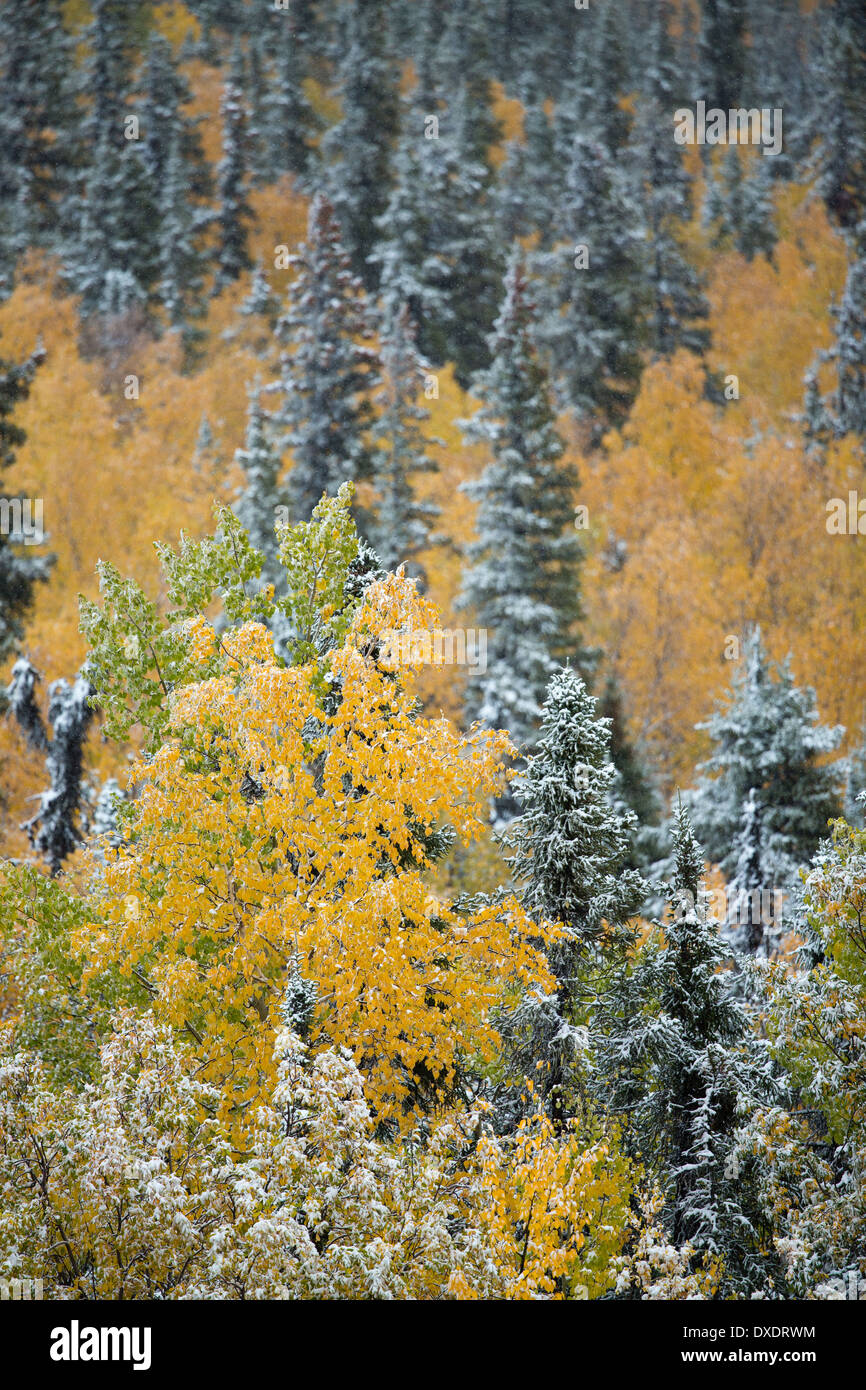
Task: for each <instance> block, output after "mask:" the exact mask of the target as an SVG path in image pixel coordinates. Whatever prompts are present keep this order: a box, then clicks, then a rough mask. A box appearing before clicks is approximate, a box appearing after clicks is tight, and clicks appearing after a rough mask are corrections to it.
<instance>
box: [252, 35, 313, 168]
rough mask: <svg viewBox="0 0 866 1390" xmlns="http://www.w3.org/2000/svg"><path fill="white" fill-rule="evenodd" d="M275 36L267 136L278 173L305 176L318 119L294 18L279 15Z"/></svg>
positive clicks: (267, 113)
mask: <svg viewBox="0 0 866 1390" xmlns="http://www.w3.org/2000/svg"><path fill="white" fill-rule="evenodd" d="M278 21H279V27H278V29H277V32H276V34H275V36H274V48H275V55H276V56H275V59H274V71H273V76H272V79H271V86H270V91H269V93H268V95H267V97H266V107H265V120H266V126H265V130H266V136H267V139H268V141H269V143H270V146H271V159H272V161H273V166H274V169H275V171H276V172H277V173H289V174H295V175H303V174H306V173H307V171H308V169H309V167H310V164H311V161H312V159H313V138H314V136H315V135H316V133H317V130H318V118H317V116H316V114H315V112H314V111H313V108H312V107H311V106H310V103H309V101H308V100H307V96H306V93H305V91H304V86H303V81H304V77H305V75H306V63H305V61H304V57H305V54H304V50H303V48H302V40H301V31H300V30H299V27H298V24H297V22H296V20H295V18H294V16H291V17H290V16H289V15H279V16H278Z"/></svg>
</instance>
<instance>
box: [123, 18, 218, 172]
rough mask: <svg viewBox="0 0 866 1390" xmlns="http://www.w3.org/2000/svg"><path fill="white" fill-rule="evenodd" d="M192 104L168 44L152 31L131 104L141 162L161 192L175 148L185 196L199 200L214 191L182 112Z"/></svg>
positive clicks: (192, 126)
mask: <svg viewBox="0 0 866 1390" xmlns="http://www.w3.org/2000/svg"><path fill="white" fill-rule="evenodd" d="M191 101H192V93H191V92H190V89H189V85H188V83H187V82H186V79H185V78H184V77H183V75H182V74H181V73H180V72H179V70H178V66H177V63H176V62H175V59H174V54H173V51H172V46H171V44H170V43H169V41H168V39H166V38H165V36H164V35H162V34H160V33H157V32H153V33H152V34H151V35H150V36H149V38H148V43H147V52H146V55H145V60H144V66H143V70H142V73H141V77H140V79H139V83H138V103H137V105H136V111H137V112H138V113H140V119H141V141H142V147H143V158H144V162H145V164H146V166H147V169H148V171H149V173H150V175H151V178H152V179H153V183H154V186H155V187H156V188H158V189H160V190H162V188H163V185H164V182H165V179H166V173H167V169H168V163H169V157H170V155H171V152H172V149H173V148H174V149H175V150H176V154H177V158H178V159H179V160H180V162H181V165H182V167H183V170H184V182H185V185H186V189H187V193H188V195H190V196H192V197H194V198H196V199H204V198H207V197H210V195H211V193H212V191H213V190H212V180H211V176H210V169H209V166H208V164H207V161H206V159H205V156H204V150H203V149H202V143H201V136H200V134H199V130H198V121H197V120H195V119H193V118H192V117H190V116H189V115H187V114H186V113H185V111H184V107H186V106H188V105H189V103H190V102H191Z"/></svg>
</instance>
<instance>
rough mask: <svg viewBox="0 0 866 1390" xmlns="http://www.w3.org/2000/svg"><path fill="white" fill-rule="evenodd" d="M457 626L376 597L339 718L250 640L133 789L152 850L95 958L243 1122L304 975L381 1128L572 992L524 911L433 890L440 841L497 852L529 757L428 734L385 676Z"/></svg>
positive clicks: (184, 712) (112, 889) (200, 633)
mask: <svg viewBox="0 0 866 1390" xmlns="http://www.w3.org/2000/svg"><path fill="white" fill-rule="evenodd" d="M436 620H437V615H436V613H435V610H433V608H432V606H431V605H430V604H429V603H427V602H426V601H425V600H423V599H420V598H419V597H418V596H417V594H416V593H415V589H414V586H413V585H412V584H411V583H409V581H407V580H405V579H403V578H402V577H400V576H390V577H389V578H388V579H386V580H385V581H383V582H379V583H377V584H375V585H373V586H372V588H371V589H370V591H369V592H368V594H367V596H366V599H365V602H364V603H363V605H362V606H361V607H360V608H359V610H358V612H357V613H356V614H355V617H354V619H353V622H352V625H351V628H350V630H349V633H348V635H347V638H346V641H345V643H344V645H343V647H342V648H340V649H339V650H338V651H337V652H335V653H334V654H333V657H332V667H331V669H332V678H333V679H337V680H339V682H340V687H341V692H342V698H341V701H340V703H339V705H338V707H337V709H336V711H335V712H334V713H328V712H326V710H325V708H323V707H322V705H321V703H320V701H319V699H318V697H317V695H316V693H315V682H314V671H313V669H312V668H308V667H296V668H291V669H286V668H281V667H280V666H278V665H277V663H276V659H275V657H274V652H273V644H272V639H271V637H270V635H269V634H268V632H267V631H266V629H264V628H263V627H261V626H259V625H257V624H247V625H246V626H245V627H243V628H242V629H241V630H240V631H239V632H237V633H234V634H230V635H228V636H224V637H222V638H221V639H220V646H221V653H222V658H223V668H224V669H223V672H222V674H221V675H219V676H217V677H212V678H210V679H207V680H203V681H202V682H201V683H199V684H195V685H191V686H188V687H187V688H186V689H184V690H182V691H180V692H178V693H177V694H176V696H175V698H174V700H173V703H172V715H171V728H172V732H173V734H174V737H173V739H172V741H171V742H170V743H169V744H167V745H165V746H164V747H163V748H162V749H160V751H159V752H158V753H157V754H156V756H155V757H154V759H153V760H152V761H151V762H150V763H148V764H147V765H146V766H144V765H143V766H141V767H139V768H138V769H136V771H135V773H134V774H133V775H135V776H137V777H139V778H141V779H142V781H143V782H144V786H143V790H142V792H141V795H140V799H139V802H138V808H137V812H136V820H135V828H134V833H133V836H132V838H131V839H130V840H129V841H128V842H127V843H126V844H125V845H123V846H122V847H121V848H120V850H119V851H118V853H117V854H116V856H114V857H113V859H112V861H111V862H110V863H109V865H108V867H107V869H106V872H105V888H106V892H105V901H104V905H103V920H102V921H99V922H97V921H94V922H93V924H92V925H91V927H90V928H89V929H88V930H87V931H86V932H84V933H83V935H82V938H81V941H80V946H81V948H82V950H83V953H84V954H85V955H86V956H87V957H88V959H89V961H90V962H91V968H92V970H94V971H96V970H99V969H100V968H102V967H104V966H107V965H108V964H109V963H110V962H112V961H114V962H117V964H118V965H119V967H120V968H121V970H122V971H124V972H126V973H129V972H133V971H134V972H135V973H136V974H138V975H140V976H141V978H143V979H146V980H147V981H148V986H149V988H150V989H151V991H152V992H153V996H154V997H153V1009H154V1013H155V1014H156V1016H157V1018H158V1019H161V1020H162V1021H168V1022H170V1023H171V1024H172V1025H173V1026H174V1027H176V1028H178V1029H184V1030H185V1031H186V1032H187V1034H188V1035H189V1036H191V1037H192V1038H193V1039H194V1040H195V1045H196V1048H197V1050H198V1053H199V1055H200V1058H201V1065H202V1075H203V1076H204V1077H205V1078H206V1079H208V1080H210V1081H215V1082H218V1083H219V1084H220V1086H221V1087H222V1088H223V1094H224V1100H225V1105H226V1107H227V1109H228V1110H229V1111H232V1110H233V1109H235V1108H237V1107H245V1106H247V1105H248V1104H249V1102H251V1101H252V1100H253V1099H255V1098H256V1097H257V1096H258V1095H259V1094H260V1092H261V1089H262V1087H267V1086H268V1085H269V1084H271V1083H272V1081H273V1062H272V1057H271V1043H272V1037H273V1027H274V1015H275V1010H276V1009H277V1007H278V1006H279V1002H280V999H281V997H282V991H283V989H284V986H285V980H286V975H287V971H288V970H289V969H290V968H291V967H292V964H293V963H295V964H296V965H297V966H298V968H299V969H300V972H301V974H302V975H303V977H304V978H305V979H308V980H310V981H312V982H314V983H315V984H316V986H317V989H318V997H319V1000H320V1009H319V1010H318V1012H317V1015H316V1020H315V1023H314V1025H313V1029H312V1034H311V1037H312V1042H313V1045H314V1046H322V1045H325V1044H326V1043H327V1044H328V1045H337V1046H341V1047H347V1048H349V1049H350V1051H351V1052H352V1054H353V1056H354V1058H355V1060H356V1062H357V1063H358V1065H359V1066H360V1067H361V1068H362V1070H363V1071H364V1074H365V1081H366V1085H367V1091H368V1095H369V1097H370V1100H371V1103H372V1104H373V1106H374V1108H375V1111H376V1113H377V1115H378V1116H380V1117H381V1118H385V1117H392V1118H395V1119H400V1118H401V1116H402V1113H403V1110H404V1107H405V1105H406V1104H407V1103H408V1101H409V1099H410V1098H411V1097H412V1095H413V1094H414V1092H415V1090H416V1089H418V1088H420V1087H424V1086H426V1087H427V1088H428V1091H429V1093H430V1097H431V1099H432V1101H433V1102H438V1103H444V1101H445V1100H446V1098H447V1094H448V1090H449V1087H450V1085H451V1083H452V1081H453V1078H454V1072H455V1068H456V1066H457V1063H458V1059H459V1057H460V1056H461V1055H467V1054H471V1055H473V1056H474V1057H476V1058H477V1059H479V1060H481V1061H482V1062H483V1061H487V1062H490V1063H492V1062H493V1061H494V1059H495V1057H496V1055H497V1051H498V1046H499V1040H498V1035H497V1033H496V1030H495V1028H494V1026H493V1024H492V1021H491V1016H492V1011H493V1009H494V1007H495V1005H496V1004H497V1002H498V1001H500V1000H501V999H502V998H503V996H504V994H507V993H508V992H509V991H512V990H516V989H517V988H519V987H525V986H527V985H530V984H532V983H538V984H540V985H541V986H542V987H545V988H550V986H551V985H552V980H551V977H550V975H549V972H548V970H547V967H546V964H545V962H544V959H543V957H542V956H541V955H540V953H539V952H538V951H537V950H536V949H535V948H534V947H533V946H531V945H530V944H529V933H530V931H531V932H532V934H533V935H534V936H535V937H536V938H537V937H538V934H539V930H540V929H539V928H537V927H534V926H532V924H531V923H529V922H528V921H527V920H525V919H524V916H523V914H522V912H521V911H520V909H519V908H518V907H517V905H516V903H514V902H511V903H506V904H504V905H503V906H501V907H499V908H496V909H494V908H489V909H485V910H483V911H480V912H477V913H475V914H474V915H473V916H471V917H469V918H463V917H461V916H459V915H458V914H456V913H454V912H453V911H452V910H451V909H450V908H449V907H448V905H447V903H444V902H441V901H439V900H438V899H437V898H436V897H434V895H433V894H432V893H431V891H430V889H429V887H427V885H426V883H425V880H424V872H425V870H426V869H427V868H428V866H429V860H428V858H427V855H426V853H425V850H424V843H423V841H424V836H425V834H429V833H430V832H431V831H432V830H433V829H435V828H436V827H438V826H441V825H443V824H450V825H452V826H453V827H454V830H455V832H456V834H457V836H458V837H459V839H461V840H462V841H463V842H464V843H469V842H471V841H472V840H473V839H475V838H477V837H478V835H479V833H480V831H481V830H482V827H483V811H484V808H485V805H486V802H487V799H488V798H489V797H490V795H491V794H492V793H493V791H494V790H495V788H496V785H497V782H498V780H499V777H500V772H501V768H502V766H503V763H504V759H505V758H506V756H507V755H508V754H509V752H510V745H509V743H508V740H507V738H506V736H505V735H504V734H492V733H487V734H480V733H479V734H475V735H472V736H470V737H468V738H466V737H462V736H461V735H460V734H459V733H458V732H457V731H456V730H455V729H454V727H453V726H452V725H451V724H450V723H449V722H448V721H447V720H446V719H442V718H439V719H421V720H418V719H417V718H415V717H413V710H414V700H415V694H414V691H413V684H414V681H413V679H412V673H411V671H409V673H408V675H407V678H406V683H405V685H403V684H399V683H397V681H396V680H395V678H394V673H393V672H392V671H389V670H387V669H385V668H383V667H382V666H380V665H378V664H377V663H376V662H375V661H374V660H373V659H372V657H371V655H370V652H371V649H372V647H371V644H372V639H373V638H374V637H375V636H376V635H377V634H381V633H382V632H384V631H385V630H386V629H394V628H399V627H400V626H403V625H405V624H408V623H410V622H411V623H412V624H413V626H414V627H416V628H417V627H422V626H424V625H425V624H430V623H435V621H436ZM193 636H194V644H195V650H197V651H199V652H201V653H202V654H205V653H206V652H207V650H208V643H209V642H211V641H215V640H216V639H215V638H213V637H211V636H209V634H208V632H207V629H206V627H205V625H203V624H201V623H200V624H198V625H197V628H196V631H195V633H194V635H193ZM431 769H435V772H436V775H435V777H432V776H431ZM251 786H252V787H254V789H253V790H250V787H251ZM228 1001H231V1002H230V1003H229V1002H228Z"/></svg>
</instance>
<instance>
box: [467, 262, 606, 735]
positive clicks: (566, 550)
mask: <svg viewBox="0 0 866 1390" xmlns="http://www.w3.org/2000/svg"><path fill="white" fill-rule="evenodd" d="M532 329H533V306H532V303H531V300H530V297H529V291H528V286H527V282H526V276H525V272H524V269H523V266H522V264H521V260H520V257H519V255H518V254H514V255H513V256H512V258H511V262H510V264H509V268H508V271H507V273H506V277H505V296H504V300H503V303H502V308H501V310H500V313H499V317H498V319H497V320H496V324H495V327H494V331H493V334H492V335H491V342H490V351H491V365H490V368H489V369H488V370H487V371H486V372H484V373H482V374H481V375H479V377H478V378H476V380H475V381H474V383H473V393H474V394H476V395H477V396H478V398H479V399H480V400H481V402H482V407H481V410H480V411H479V412H478V414H477V415H476V416H474V418H473V419H472V420H471V422H469V423H468V425H467V427H466V432H467V436H468V437H469V438H471V439H478V440H483V441H484V442H485V443H486V444H487V445H488V446H489V448H490V453H491V455H492V461H491V462H490V463H489V464H488V466H487V467H486V468H485V470H484V472H483V473H482V475H481V477H480V478H479V479H478V480H477V481H475V482H472V483H467V484H464V489H465V491H466V492H467V493H468V495H469V496H470V497H471V498H472V499H473V500H474V501H477V502H478V503H479V507H478V513H477V517H476V528H477V531H478V540H477V541H476V542H474V543H473V544H472V545H471V546H470V547H469V558H470V561H471V564H470V566H469V568H468V569H466V570H465V571H464V575H463V583H462V588H461V594H460V604H461V605H462V606H463V607H466V608H470V609H471V610H472V612H473V615H474V617H475V620H476V622H477V623H479V624H480V626H481V627H482V628H486V629H488V630H489V635H488V669H487V671H486V673H484V675H483V676H478V677H476V678H475V679H474V680H473V682H472V683H471V684H470V686H469V690H468V706H469V709H470V710H471V712H472V715H473V716H474V717H478V718H479V719H480V720H481V722H482V723H483V724H485V725H486V726H487V727H490V728H499V727H504V728H507V729H508V730H509V731H510V733H511V735H512V737H513V738H514V739H515V741H516V742H517V743H521V744H523V743H532V742H533V741H534V736H535V730H536V726H537V723H538V719H539V717H540V714H541V707H542V704H543V702H544V692H545V690H546V687H547V683H548V680H549V679H550V677H551V675H552V674H553V672H554V670H555V669H556V668H557V667H558V666H560V665H561V664H562V663H563V662H564V661H565V660H566V659H567V658H568V657H569V656H571V657H577V656H580V657H584V656H585V654H584V653H583V652H581V651H580V649H579V645H578V641H577V637H576V631H575V629H576V624H577V622H578V619H579V617H580V603H579V598H578V584H577V570H578V564H579V560H580V554H581V549H580V543H579V540H578V537H577V535H576V532H575V530H574V527H573V524H572V523H573V510H572V500H571V498H572V490H573V488H574V487H575V485H576V476H575V474H574V471H573V470H572V469H571V468H568V467H565V466H563V465H562V463H561V458H562V454H563V444H562V440H561V438H560V436H559V435H558V434H557V432H556V428H555V424H554V416H553V411H552V409H551V405H550V400H549V395H548V386H547V377H546V374H545V372H544V369H543V367H542V366H541V364H540V362H539V360H538V356H537V352H536V349H535V345H534V342H533V336H532Z"/></svg>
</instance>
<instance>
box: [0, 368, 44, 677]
mask: <svg viewBox="0 0 866 1390" xmlns="http://www.w3.org/2000/svg"><path fill="white" fill-rule="evenodd" d="M44 358H45V353H44V351H43V349H42V348H37V349H36V351H35V352H33V353H31V354H30V356H29V357H28V358H26V359H25V360H24V361H23V362H19V363H16V364H13V363H10V362H8V361H4V360H3V359H0V472H2V470H4V469H6V468H8V467H9V466H10V465H11V464H12V463H13V461H14V459H15V450H16V449H18V448H20V447H21V445H22V444H23V443H24V439H25V435H24V431H23V430H22V429H21V428H20V427H19V426H18V425H16V424H14V423H13V422H12V418H11V417H12V414H13V412H14V410H15V407H16V406H17V405H19V404H20V402H21V401H24V400H26V399H27V396H28V395H29V393H30V384H31V382H32V380H33V376H34V373H35V371H36V368H37V367H38V366H39V364H40V363H41V362H42V361H43V360H44ZM7 500H8V499H7ZM19 539H20V540H23V537H20V538H19ZM50 566H51V560H50V559H49V558H48V557H46V556H34V555H33V554H32V553H31V551H30V547H29V546H24V545H21V544H19V543H18V541H16V537H15V536H14V534H13V535H7V534H4V531H2V530H0V661H3V660H5V659H6V658H7V657H8V656H9V654H10V653H11V652H12V651H13V650H14V649H15V647H16V645H17V644H18V642H20V640H21V638H22V637H23V635H24V620H25V618H26V616H27V614H28V612H29V610H30V608H31V606H32V603H33V597H34V593H33V591H34V589H35V586H36V584H37V583H39V582H40V581H41V580H45V579H47V578H48V573H49V569H50Z"/></svg>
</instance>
